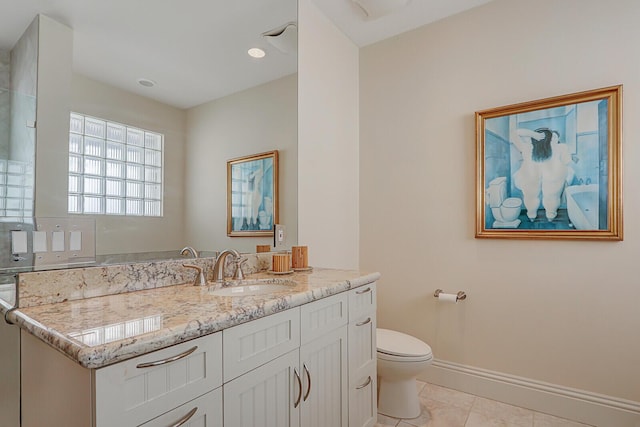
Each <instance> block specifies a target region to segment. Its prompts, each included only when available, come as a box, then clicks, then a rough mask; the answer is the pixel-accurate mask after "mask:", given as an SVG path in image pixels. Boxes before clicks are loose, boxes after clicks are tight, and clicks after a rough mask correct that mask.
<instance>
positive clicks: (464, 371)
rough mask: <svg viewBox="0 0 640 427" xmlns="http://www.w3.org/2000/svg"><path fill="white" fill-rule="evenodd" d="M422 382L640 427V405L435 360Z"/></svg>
mask: <svg viewBox="0 0 640 427" xmlns="http://www.w3.org/2000/svg"><path fill="white" fill-rule="evenodd" d="M419 379H420V380H422V381H426V382H429V383H432V384H437V385H441V386H443V387H447V388H451V389H454V390H460V391H463V392H466V393H470V394H474V395H476V396H481V397H486V398H489V399H493V400H497V401H500V402H505V403H509V404H511V405H516V406H520V407H523V408H528V409H532V410H534V411H538V412H543V413H546V414H551V415H554V416H557V417H561V418H566V419H570V420H574V421H578V422H581V423H585V424H589V425H592V426H596V427H640V402H634V401H631V400H625V399H619V398H616V397H612V396H607V395H602V394H597V393H591V392H589V391H585V390H578V389H573V388H569V387H563V386H560V385H557V384H550V383H545V382H541V381H536V380H532V379H529V378H522V377H517V376H515V375H508V374H503V373H500V372H495V371H489V370H486V369H480V368H475V367H472V366H466V365H460V364H457V363H452V362H447V361H445V360H438V359H434V361H433V363H432V364H431V366H430V367H429V368H428V369H427V370H425V372H424V373H423V374H422V375H421V376H420V377H419Z"/></svg>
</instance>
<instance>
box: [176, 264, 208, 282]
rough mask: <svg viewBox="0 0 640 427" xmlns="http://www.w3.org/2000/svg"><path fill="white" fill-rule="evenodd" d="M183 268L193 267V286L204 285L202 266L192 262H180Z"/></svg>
mask: <svg viewBox="0 0 640 427" xmlns="http://www.w3.org/2000/svg"><path fill="white" fill-rule="evenodd" d="M182 266H183V267H185V268H193V269H194V270H196V271H197V274H196V278H195V279H194V281H193V285H194V286H206V285H207V280H206V279H205V277H204V270H203V268H202V267H200V266H198V265H193V264H182Z"/></svg>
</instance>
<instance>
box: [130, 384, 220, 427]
mask: <svg viewBox="0 0 640 427" xmlns="http://www.w3.org/2000/svg"><path fill="white" fill-rule="evenodd" d="M168 426H173V427H177V426H180V427H222V387H220V388H217V389H215V390H213V391H211V392H209V393H207V394H205V395H204V396H200V397H198V398H197V399H194V400H192V401H190V402H187V403H185V404H184V405H182V406H179V407H177V408H176V409H174V410H173V411H169V412H167V413H166V414H164V415H161V416H159V417H158V418H155V419H153V420H151V421H149V422H147V423H144V424H142V425H141V426H140V427H168Z"/></svg>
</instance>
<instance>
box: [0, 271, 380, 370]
mask: <svg viewBox="0 0 640 427" xmlns="http://www.w3.org/2000/svg"><path fill="white" fill-rule="evenodd" d="M379 277H380V274H379V273H361V272H358V271H351V270H332V269H314V270H313V271H311V272H296V273H293V274H291V275H287V276H273V275H270V274H268V273H256V274H252V275H250V276H247V279H256V278H260V279H275V281H278V280H282V279H285V280H291V281H293V282H295V285H294V284H292V285H291V286H292V287H291V288H290V289H287V290H286V291H281V292H275V293H272V294H265V295H257V296H244V297H222V296H216V295H214V294H212V290H214V289H215V287H214V286H213V285H212V286H193V285H190V284H189V285H174V286H166V287H162V288H156V289H148V290H139V291H135V292H127V293H121V294H117V295H107V296H100V297H94V298H86V299H79V300H74V301H66V302H58V303H53V304H43V305H38V306H33V307H26V308H20V309H16V310H13V311H10V312H9V313H7V315H6V317H7V320H8V321H10V322H12V323H14V324H16V325H18V326H19V327H20V328H22V329H24V330H26V331H28V332H29V333H31V334H32V335H34V336H36V337H38V338H40V339H41V340H43V341H45V342H46V343H48V344H49V345H51V346H52V347H54V348H55V349H57V350H58V351H60V352H62V353H64V354H65V355H67V356H68V357H69V358H71V359H72V360H74V361H76V362H77V363H79V364H80V365H81V366H84V367H86V368H101V367H103V366H107V365H110V364H113V363H116V362H119V361H122V360H126V359H129V358H132V357H135V356H139V355H142V354H145V353H149V352H151V351H155V350H158V349H160V348H163V347H168V346H170V345H174V344H177V343H180V342H184V341H187V340H190V339H194V338H197V337H201V336H203V335H207V334H211V333H213V332H216V331H220V330H222V329H225V328H229V327H231V326H234V325H237V324H240V323H244V322H247V321H250V320H254V319H257V318H260V317H263V316H267V315H269V314H273V313H276V312H279V311H282V310H286V309H288V308H292V307H296V306H299V305H302V304H305V303H308V302H311V301H314V300H318V299H321V298H324V297H327V296H330V295H334V294H337V293H340V292H343V291H346V290H349V289H353V288H356V287H359V286H362V285H366V284H368V283H372V282H374V281H376V280H378V278H379ZM7 307H8V306H7V305H3V304H0V311H1V312H2V313H3V314H4V313H5V312H6V311H7Z"/></svg>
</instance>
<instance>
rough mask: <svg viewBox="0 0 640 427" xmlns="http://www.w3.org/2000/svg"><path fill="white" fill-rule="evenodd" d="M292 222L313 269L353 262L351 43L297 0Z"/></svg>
mask: <svg viewBox="0 0 640 427" xmlns="http://www.w3.org/2000/svg"><path fill="white" fill-rule="evenodd" d="M298 20H299V22H300V32H299V36H298V37H299V40H298V43H299V46H300V49H299V56H298V70H299V74H300V82H299V106H298V111H299V114H300V118H299V124H300V130H299V137H298V141H299V142H298V151H299V154H298V171H299V172H298V189H299V190H298V207H299V208H298V221H299V224H300V231H299V241H300V244H303V245H308V246H309V263H310V264H311V265H315V266H319V267H334V268H357V267H358V239H359V235H358V232H359V230H358V191H359V190H358V174H359V172H358V171H359V166H358V138H359V134H358V48H357V47H356V46H355V45H354V44H353V43H352V42H351V41H350V40H349V39H347V38H346V36H345V35H344V34H342V33H341V32H340V31H338V29H337V28H336V27H335V26H334V25H333V23H331V22H330V21H329V20H328V19H327V18H326V16H325V15H324V14H323V13H322V12H320V10H319V9H318V8H317V6H316V5H315V4H314V3H313V2H312V1H311V0H299V2H298Z"/></svg>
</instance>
